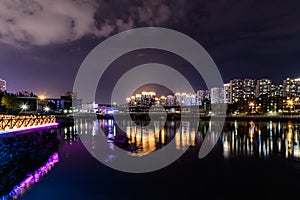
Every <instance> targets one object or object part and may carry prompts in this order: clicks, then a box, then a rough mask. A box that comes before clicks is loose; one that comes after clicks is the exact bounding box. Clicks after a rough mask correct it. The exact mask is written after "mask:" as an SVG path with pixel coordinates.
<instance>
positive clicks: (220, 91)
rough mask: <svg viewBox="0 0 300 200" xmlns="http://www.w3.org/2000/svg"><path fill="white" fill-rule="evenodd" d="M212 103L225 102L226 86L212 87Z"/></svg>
mask: <svg viewBox="0 0 300 200" xmlns="http://www.w3.org/2000/svg"><path fill="white" fill-rule="evenodd" d="M210 98H211V104H223V103H225V97H224V88H219V87H213V88H211V89H210Z"/></svg>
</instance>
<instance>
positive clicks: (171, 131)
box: [75, 119, 300, 159]
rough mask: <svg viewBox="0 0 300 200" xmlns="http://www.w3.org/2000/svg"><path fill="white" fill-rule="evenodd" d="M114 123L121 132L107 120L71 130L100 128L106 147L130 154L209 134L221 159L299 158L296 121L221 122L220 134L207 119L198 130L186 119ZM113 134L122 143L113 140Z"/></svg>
mask: <svg viewBox="0 0 300 200" xmlns="http://www.w3.org/2000/svg"><path fill="white" fill-rule="evenodd" d="M118 123H122V127H125V129H124V131H122V130H120V129H119V128H118V125H117V123H116V122H114V120H111V119H108V120H99V121H93V122H92V123H91V122H86V121H82V123H78V124H77V125H76V128H75V129H76V130H78V133H79V134H91V135H97V134H99V129H102V130H103V132H104V133H105V135H106V136H107V138H108V141H111V142H112V143H113V145H111V147H110V148H113V146H114V145H117V146H119V147H121V148H123V149H125V150H127V151H129V152H131V153H130V155H133V156H142V155H146V154H149V153H150V152H153V151H155V150H158V149H160V148H163V147H164V146H165V145H167V144H168V143H169V142H170V141H171V140H172V139H175V144H176V149H177V150H182V149H186V148H187V147H189V146H192V147H200V146H201V144H202V142H203V139H204V137H205V136H206V135H207V134H208V133H209V137H211V138H212V141H213V140H214V141H218V142H217V146H218V145H219V146H220V147H221V149H222V152H223V156H224V158H230V157H258V158H268V157H271V156H281V157H287V158H295V159H300V146H299V124H296V123H281V122H272V121H270V122H255V121H231V122H226V123H225V125H224V128H223V132H222V134H221V137H218V134H216V133H214V132H211V130H212V126H214V125H215V124H214V123H213V122H211V121H200V122H199V125H198V130H195V128H194V127H196V126H195V124H192V123H194V122H188V121H182V122H180V121H166V122H165V121H154V122H153V123H151V124H150V125H149V126H147V127H143V126H137V125H136V124H135V123H134V122H133V121H122V122H118ZM180 123H181V124H180ZM180 125H181V126H180ZM117 137H118V138H119V139H120V138H121V139H120V140H122V141H123V142H122V141H121V142H114V140H113V139H114V138H117ZM122 138H123V139H122ZM122 143H123V144H122Z"/></svg>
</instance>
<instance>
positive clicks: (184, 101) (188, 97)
mask: <svg viewBox="0 0 300 200" xmlns="http://www.w3.org/2000/svg"><path fill="white" fill-rule="evenodd" d="M174 101H175V104H176V105H179V106H192V105H196V95H195V94H192V93H190V94H187V93H185V92H184V93H179V92H177V93H175V95H174Z"/></svg>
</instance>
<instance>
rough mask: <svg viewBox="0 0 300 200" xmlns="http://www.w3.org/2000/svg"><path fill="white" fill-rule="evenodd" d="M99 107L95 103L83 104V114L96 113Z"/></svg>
mask: <svg viewBox="0 0 300 200" xmlns="http://www.w3.org/2000/svg"><path fill="white" fill-rule="evenodd" d="M98 108H99V105H98V104H96V103H95V102H91V103H85V104H82V112H88V113H96V112H97V111H98Z"/></svg>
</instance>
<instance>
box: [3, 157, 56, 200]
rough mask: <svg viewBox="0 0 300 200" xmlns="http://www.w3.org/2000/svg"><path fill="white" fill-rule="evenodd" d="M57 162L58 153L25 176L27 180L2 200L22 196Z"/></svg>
mask: <svg viewBox="0 0 300 200" xmlns="http://www.w3.org/2000/svg"><path fill="white" fill-rule="evenodd" d="M57 162H59V157H58V153H54V154H53V155H51V156H50V157H49V159H48V162H47V163H46V164H45V165H44V166H42V167H40V168H39V169H37V170H35V171H34V172H33V173H32V174H27V178H26V179H24V180H23V181H22V182H21V183H20V184H19V185H16V186H15V187H14V188H13V190H12V191H11V192H10V193H9V194H8V195H6V196H3V197H2V200H8V199H16V198H17V197H19V196H20V195H22V194H23V193H24V192H25V191H26V189H28V188H29V187H30V186H31V185H33V184H34V183H36V182H38V181H39V180H40V178H41V177H42V176H44V175H46V174H47V173H48V172H49V171H50V170H51V169H52V168H53V167H54V166H55V164H56V163H57Z"/></svg>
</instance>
